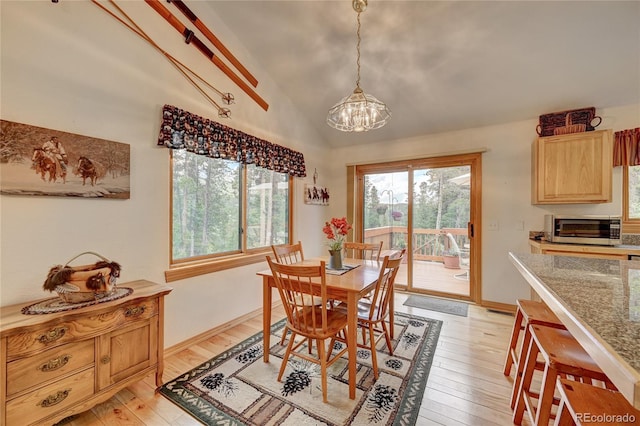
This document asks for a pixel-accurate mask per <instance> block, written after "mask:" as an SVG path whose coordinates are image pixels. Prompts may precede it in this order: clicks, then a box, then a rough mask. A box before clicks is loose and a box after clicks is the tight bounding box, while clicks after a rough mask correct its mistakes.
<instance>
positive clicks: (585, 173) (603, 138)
mask: <svg viewBox="0 0 640 426" xmlns="http://www.w3.org/2000/svg"><path fill="white" fill-rule="evenodd" d="M532 160H533V164H532V203H533V204H577V203H608V202H611V193H612V190H611V186H612V172H613V141H612V131H611V130H599V131H593V132H582V133H572V134H568V135H558V136H549V137H541V138H538V139H537V140H536V141H535V142H534V143H533V147H532Z"/></svg>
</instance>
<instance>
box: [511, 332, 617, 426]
mask: <svg viewBox="0 0 640 426" xmlns="http://www.w3.org/2000/svg"><path fill="white" fill-rule="evenodd" d="M529 328H530V331H531V342H530V344H529V349H528V353H527V357H526V362H525V365H524V374H523V376H522V382H521V383H520V387H519V389H518V394H517V398H516V409H515V411H514V413H513V423H514V424H516V425H521V424H522V418H523V416H524V412H525V411H526V412H527V413H528V415H529V419H530V421H531V423H533V424H534V425H544V426H547V425H548V423H549V419H550V418H551V414H552V413H551V409H552V406H553V405H554V404H556V405H558V404H559V400H556V399H554V391H555V386H556V379H557V378H558V376H560V375H562V377H565V378H566V376H572V377H573V378H574V380H576V381H583V382H586V383H593V380H597V381H600V382H604V383H605V385H606V386H607V387H608V388H610V389H615V386H614V385H613V384H612V383H611V382H610V381H609V379H608V378H607V376H606V374H604V372H603V371H602V370H601V369H600V367H598V366H597V365H596V363H595V361H594V360H593V359H592V358H591V357H590V356H589V354H587V352H586V351H585V350H584V349H583V348H582V346H580V343H578V341H577V340H576V339H575V338H574V337H573V336H572V335H571V333H569V332H568V331H567V330H561V329H557V328H552V327H545V326H542V325H538V324H534V325H530V326H529ZM538 355H541V356H542V358H543V360H544V361H543V363H544V373H543V377H542V384H541V386H540V392H539V393H536V392H535V391H534V390H532V389H531V384H532V379H533V373H534V371H535V369H536V368H535V366H536V361H537V359H538ZM532 398H536V399H537V401H538V403H537V406H534V405H533V401H532Z"/></svg>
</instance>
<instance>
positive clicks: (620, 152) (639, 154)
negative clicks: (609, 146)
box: [613, 127, 640, 166]
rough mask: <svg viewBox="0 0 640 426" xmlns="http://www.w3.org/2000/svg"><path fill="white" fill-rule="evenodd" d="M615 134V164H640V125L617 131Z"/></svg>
mask: <svg viewBox="0 0 640 426" xmlns="http://www.w3.org/2000/svg"><path fill="white" fill-rule="evenodd" d="M614 135H615V139H614V142H613V165H614V166H638V165H640V127H636V128H635V129H628V130H622V131H619V132H615V133H614Z"/></svg>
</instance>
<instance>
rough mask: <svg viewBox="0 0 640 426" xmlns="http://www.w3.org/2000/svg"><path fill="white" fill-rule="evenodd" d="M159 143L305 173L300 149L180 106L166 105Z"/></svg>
mask: <svg viewBox="0 0 640 426" xmlns="http://www.w3.org/2000/svg"><path fill="white" fill-rule="evenodd" d="M158 145H163V146H166V147H167V148H172V149H186V150H187V151H189V152H193V153H194V154H199V155H206V156H207V157H211V158H221V159H224V160H232V161H237V162H239V163H243V164H255V165H256V166H258V167H263V168H265V169H268V170H273V171H274V172H280V173H288V174H289V175H291V176H298V177H304V176H306V175H307V172H306V169H305V165H304V155H303V154H302V153H301V152H297V151H294V150H292V149H289V148H285V147H283V146H280V145H276V144H273V143H271V142H267V141H265V140H263V139H260V138H257V137H255V136H251V135H248V134H246V133H244V132H241V131H240V130H236V129H232V128H231V127H227V126H225V125H223V124H220V123H216V122H215V121H211V120H209V119H207V118H203V117H200V116H198V115H195V114H192V113H190V112H187V111H185V110H183V109H180V108H177V107H174V106H171V105H165V106H164V108H163V109H162V127H161V128H160V136H159V137H158Z"/></svg>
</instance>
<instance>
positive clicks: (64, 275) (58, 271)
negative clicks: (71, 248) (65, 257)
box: [42, 251, 120, 303]
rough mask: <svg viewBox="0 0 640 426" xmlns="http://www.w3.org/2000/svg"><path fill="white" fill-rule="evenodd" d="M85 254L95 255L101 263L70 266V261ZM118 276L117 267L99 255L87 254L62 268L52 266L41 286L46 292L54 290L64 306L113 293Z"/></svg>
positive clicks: (116, 264) (87, 252)
mask: <svg viewBox="0 0 640 426" xmlns="http://www.w3.org/2000/svg"><path fill="white" fill-rule="evenodd" d="M86 254H89V255H93V256H96V257H98V258H99V259H100V260H99V261H97V262H96V263H94V264H91V265H81V266H69V264H70V263H71V262H73V261H74V260H76V259H77V258H79V257H80V256H83V255H86ZM119 276H120V264H118V263H117V262H113V261H110V260H109V259H107V258H106V257H104V256H102V255H99V254H98V253H95V252H92V251H86V252H84V253H80V254H79V255H77V256H75V257H73V258H72V259H71V260H69V261H68V262H67V263H65V264H64V265H56V266H54V267H52V268H51V269H50V270H49V274H48V275H47V279H46V280H45V282H44V285H43V286H42V287H43V288H44V289H45V290H48V291H55V292H56V293H58V296H60V298H61V299H62V300H63V301H65V302H67V303H82V302H87V301H90V300H95V299H96V294H97V293H99V294H102V295H104V294H108V293H110V292H112V291H113V289H114V287H115V285H116V279H117V278H118V277H119Z"/></svg>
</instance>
